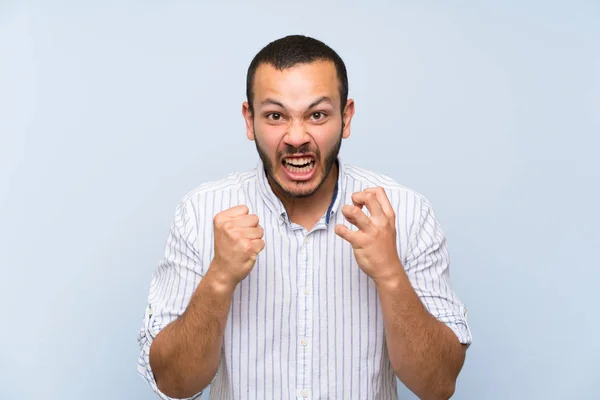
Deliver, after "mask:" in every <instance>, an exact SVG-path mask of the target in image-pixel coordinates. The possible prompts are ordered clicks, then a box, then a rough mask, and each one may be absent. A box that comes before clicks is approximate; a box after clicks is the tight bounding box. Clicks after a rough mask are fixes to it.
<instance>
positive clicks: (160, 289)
mask: <svg viewBox="0 0 600 400" xmlns="http://www.w3.org/2000/svg"><path fill="white" fill-rule="evenodd" d="M199 254H200V253H199V251H198V228H197V210H196V209H195V208H194V206H193V204H192V203H190V202H189V201H185V199H184V201H182V202H181V203H180V204H179V206H178V207H177V209H176V212H175V216H174V218H173V221H172V223H171V226H170V229H169V233H168V236H167V240H166V246H165V251H164V256H163V257H162V259H161V260H160V262H159V263H158V267H157V268H156V269H155V271H154V273H153V275H152V280H151V283H150V290H149V294H148V304H147V307H146V310H145V312H144V318H143V323H142V326H141V328H140V330H139V333H138V336H137V341H138V344H139V348H140V353H139V357H138V366H137V371H138V374H139V375H140V376H142V378H144V380H145V381H146V382H147V383H148V384H149V385H150V387H151V389H152V390H153V391H154V392H155V393H156V394H157V395H158V396H159V397H160V398H161V399H163V400H180V399H174V398H172V397H169V396H167V395H165V394H164V393H162V392H161V391H160V390H159V389H158V386H157V385H156V380H155V378H154V373H153V372H152V368H151V366H150V346H151V345H152V341H153V340H154V338H155V337H156V335H157V334H158V333H159V332H160V331H161V329H163V328H164V327H165V326H167V325H168V324H169V323H171V322H172V321H174V320H175V319H177V318H178V317H179V316H181V314H183V312H184V311H185V309H186V307H187V305H188V303H189V301H190V298H191V296H192V294H193V293H194V290H195V288H196V286H197V285H198V282H199V281H200V279H201V278H202V276H203V271H202V263H201V257H200V255H199ZM201 395H202V392H200V393H197V394H195V395H194V396H192V397H188V398H186V399H199V398H200V396H201Z"/></svg>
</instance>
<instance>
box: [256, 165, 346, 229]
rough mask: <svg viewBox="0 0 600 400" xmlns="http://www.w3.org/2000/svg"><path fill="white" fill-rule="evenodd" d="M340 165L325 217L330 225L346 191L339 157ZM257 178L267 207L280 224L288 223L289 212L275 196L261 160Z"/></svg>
mask: <svg viewBox="0 0 600 400" xmlns="http://www.w3.org/2000/svg"><path fill="white" fill-rule="evenodd" d="M337 164H338V179H337V181H336V183H335V189H334V192H333V199H332V201H331V204H330V205H329V208H328V210H327V213H326V215H325V223H327V224H329V220H330V218H331V216H333V214H335V213H336V212H337V211H338V209H339V208H340V204H341V202H342V199H343V198H344V190H345V182H346V179H345V167H344V163H343V161H342V159H341V157H340V156H338V157H337ZM256 177H257V184H258V191H259V193H260V196H261V198H262V199H263V201H264V202H265V204H266V205H267V207H268V208H269V209H270V210H271V212H273V213H274V214H275V215H276V216H277V218H278V220H279V222H280V223H283V222H286V221H287V220H288V218H287V212H286V210H285V207H284V206H283V203H282V202H281V200H279V197H277V196H276V195H275V193H274V192H273V189H272V188H271V185H270V184H269V181H268V180H267V174H266V172H265V167H264V164H263V162H262V160H260V159H259V161H258V164H257V166H256Z"/></svg>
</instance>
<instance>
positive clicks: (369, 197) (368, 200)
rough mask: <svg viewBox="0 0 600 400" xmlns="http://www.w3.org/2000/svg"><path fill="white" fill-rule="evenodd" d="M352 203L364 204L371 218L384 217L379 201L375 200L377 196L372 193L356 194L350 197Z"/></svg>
mask: <svg viewBox="0 0 600 400" xmlns="http://www.w3.org/2000/svg"><path fill="white" fill-rule="evenodd" d="M352 201H353V202H354V203H358V204H364V205H366V206H367V210H369V213H370V214H371V215H372V216H379V215H384V214H385V213H384V212H383V209H382V208H381V204H380V203H379V200H377V196H376V195H375V193H374V192H373V191H365V190H363V191H362V192H357V193H354V194H353V195H352Z"/></svg>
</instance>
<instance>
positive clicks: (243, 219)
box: [231, 214, 259, 228]
mask: <svg viewBox="0 0 600 400" xmlns="http://www.w3.org/2000/svg"><path fill="white" fill-rule="evenodd" d="M231 221H232V222H233V224H234V225H235V226H239V227H243V228H253V227H256V226H258V223H259V219H258V216H257V215H255V214H246V215H239V216H237V217H235V218H232V219H231Z"/></svg>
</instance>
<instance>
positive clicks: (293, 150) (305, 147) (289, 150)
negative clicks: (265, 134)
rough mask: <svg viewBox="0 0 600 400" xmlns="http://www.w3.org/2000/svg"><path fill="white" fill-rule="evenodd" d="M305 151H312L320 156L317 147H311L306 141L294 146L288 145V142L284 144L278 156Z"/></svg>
mask: <svg viewBox="0 0 600 400" xmlns="http://www.w3.org/2000/svg"><path fill="white" fill-rule="evenodd" d="M306 153H313V154H315V155H316V156H317V158H318V157H320V152H319V150H318V149H311V148H310V145H309V144H308V143H306V144H303V145H302V146H300V147H298V148H296V147H294V146H290V145H289V144H288V145H286V146H285V149H284V150H283V151H280V152H279V156H280V157H284V156H294V155H296V154H306Z"/></svg>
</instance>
